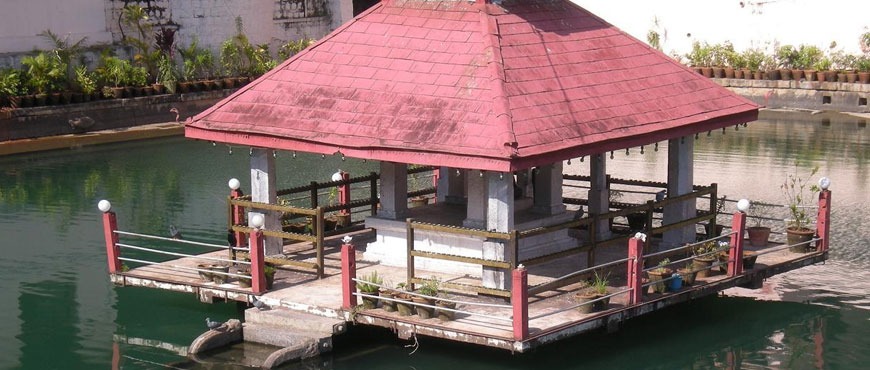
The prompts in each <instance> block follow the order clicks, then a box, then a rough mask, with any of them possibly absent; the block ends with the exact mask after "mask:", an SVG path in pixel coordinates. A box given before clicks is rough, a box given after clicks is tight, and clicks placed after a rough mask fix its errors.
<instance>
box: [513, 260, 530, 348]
mask: <svg viewBox="0 0 870 370" xmlns="http://www.w3.org/2000/svg"><path fill="white" fill-rule="evenodd" d="M511 277H512V281H511V282H512V283H513V284H512V285H511V306H513V312H514V316H513V322H514V339H516V340H525V339H526V338H528V336H529V272H528V271H526V267H525V266H523V265H519V266H517V268H515V269H514V270H513V272H512V274H511Z"/></svg>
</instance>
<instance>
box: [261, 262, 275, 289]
mask: <svg viewBox="0 0 870 370" xmlns="http://www.w3.org/2000/svg"><path fill="white" fill-rule="evenodd" d="M276 271H278V269H276V268H275V265H273V264H271V263H266V264H265V265H263V275H265V276H266V289H272V285H274V284H275V272H276Z"/></svg>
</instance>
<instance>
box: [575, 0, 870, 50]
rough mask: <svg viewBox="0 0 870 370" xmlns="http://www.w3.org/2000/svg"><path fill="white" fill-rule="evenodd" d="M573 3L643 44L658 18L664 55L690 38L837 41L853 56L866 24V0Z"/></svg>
mask: <svg viewBox="0 0 870 370" xmlns="http://www.w3.org/2000/svg"><path fill="white" fill-rule="evenodd" d="M572 1H573V2H574V3H576V4H578V5H580V6H582V7H584V8H586V9H587V10H589V11H591V12H593V13H595V14H596V15H598V16H600V17H601V18H604V19H605V20H606V21H608V22H610V23H611V24H613V25H615V26H617V27H619V28H621V29H622V30H624V31H626V32H628V33H630V34H631V35H632V36H634V37H636V38H638V39H640V40H643V41H646V34H647V32H648V31H649V30H650V29H654V28H656V26H655V25H654V23H653V19H654V18H658V20H659V27H658V29H659V33H660V34H663V35H664V34H665V31H666V33H667V40H665V42H664V47H663V50H664V51H665V52H666V53H668V54H670V52H671V51H672V50H674V51H676V52H678V53H680V54H684V53H686V52H687V51H689V50H691V45H692V41H693V40H700V41H707V42H709V43H721V42H723V41H726V40H730V41H731V42H732V43H733V44H734V46H735V48H737V49H738V50H742V49H746V48H749V47H753V46H760V47H764V46H767V45H772V44H773V42H777V41H778V42H779V43H781V44H792V45H798V44H801V43H807V44H813V45H816V46H819V47H821V48H823V49H827V48H828V45H830V43H831V41H836V42H837V45H838V46H839V48H842V49H843V50H844V51H846V52H849V53H858V52H860V49H859V44H858V36H859V35H860V34H861V33H864V32H867V31H868V29H867V27H868V26H870V18H868V16H867V15H868V14H870V2H868V1H855V0H827V1H813V0H788V1H783V0H780V1H770V0H753V1H738V0H704V1H697V0H669V1H638V0H608V1H601V0H572Z"/></svg>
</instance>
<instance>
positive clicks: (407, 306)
mask: <svg viewBox="0 0 870 370" xmlns="http://www.w3.org/2000/svg"><path fill="white" fill-rule="evenodd" d="M407 289H408V286H407V284H405V283H404V282H401V283H399V284H398V285H396V291H395V292H394V293H393V299H395V300H396V311H398V312H399V316H411V315H413V314H414V306H412V305H411V295H410V294H407V293H406V292H407Z"/></svg>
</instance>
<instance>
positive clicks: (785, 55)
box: [774, 45, 798, 68]
mask: <svg viewBox="0 0 870 370" xmlns="http://www.w3.org/2000/svg"><path fill="white" fill-rule="evenodd" d="M774 56H775V57H776V61H777V64H778V65H779V66H780V67H782V68H793V67H795V64H796V63H797V59H798V50H797V49H795V47H794V46H791V45H782V46H780V47H778V48H776V51H775V52H774Z"/></svg>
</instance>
